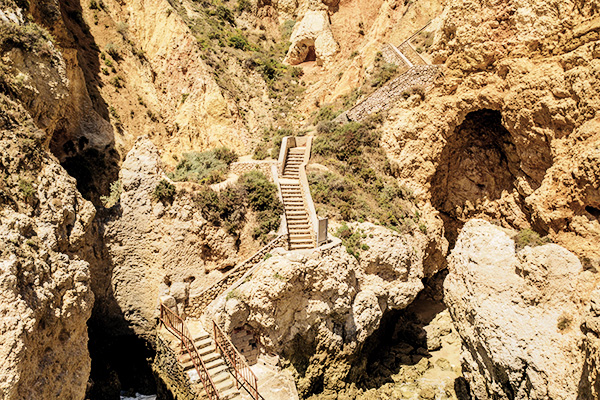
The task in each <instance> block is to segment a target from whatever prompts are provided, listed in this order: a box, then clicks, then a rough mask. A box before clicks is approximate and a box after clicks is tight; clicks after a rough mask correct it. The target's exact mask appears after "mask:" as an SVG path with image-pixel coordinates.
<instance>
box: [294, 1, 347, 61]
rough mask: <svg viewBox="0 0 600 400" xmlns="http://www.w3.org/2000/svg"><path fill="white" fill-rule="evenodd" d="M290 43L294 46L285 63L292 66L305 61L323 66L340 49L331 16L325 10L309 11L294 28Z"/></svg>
mask: <svg viewBox="0 0 600 400" xmlns="http://www.w3.org/2000/svg"><path fill="white" fill-rule="evenodd" d="M290 41H291V42H292V44H291V45H290V49H289V50H288V53H287V55H286V57H285V60H284V62H286V63H289V64H292V65H295V64H300V63H302V62H304V61H316V62H317V64H318V65H322V64H323V63H326V62H328V61H330V60H331V58H332V57H333V55H335V53H337V52H338V49H339V48H338V44H337V43H336V41H335V39H334V37H333V33H332V32H331V26H330V24H329V16H328V15H327V11H324V10H311V11H308V12H307V13H306V14H305V15H304V17H303V18H302V21H300V22H299V23H297V24H296V25H295V26H294V31H293V32H292V37H291V38H290ZM307 57H308V58H309V59H308V60H307ZM311 57H312V59H311Z"/></svg>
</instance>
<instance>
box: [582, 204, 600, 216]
mask: <svg viewBox="0 0 600 400" xmlns="http://www.w3.org/2000/svg"><path fill="white" fill-rule="evenodd" d="M585 211H587V212H588V213H590V214H592V215H593V216H594V217H595V218H600V209H598V208H596V207H592V206H586V207H585Z"/></svg>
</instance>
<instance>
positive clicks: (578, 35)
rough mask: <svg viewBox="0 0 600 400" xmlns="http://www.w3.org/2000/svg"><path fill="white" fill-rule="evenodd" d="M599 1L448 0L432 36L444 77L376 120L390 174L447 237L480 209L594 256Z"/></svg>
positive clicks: (594, 259) (598, 226)
mask: <svg viewBox="0 0 600 400" xmlns="http://www.w3.org/2000/svg"><path fill="white" fill-rule="evenodd" d="M597 7H598V4H597V2H595V1H592V2H585V5H584V4H583V3H582V2H577V1H566V2H560V4H558V3H555V2H551V1H542V2H528V1H518V0H515V1H509V2H502V3H498V4H495V5H490V4H488V3H486V2H479V1H475V2H465V1H453V2H451V3H450V4H449V5H448V6H447V8H446V9H445V11H444V14H443V15H442V16H441V17H440V18H441V19H442V21H443V23H442V24H441V25H440V26H441V29H440V31H439V32H438V34H437V36H436V41H435V43H434V45H433V48H434V51H433V59H434V61H435V62H438V63H443V64H444V67H445V72H444V73H445V77H444V78H442V79H440V81H439V83H438V85H437V86H436V88H435V89H433V90H432V91H431V92H429V93H428V94H427V96H426V98H425V100H424V101H422V102H418V103H417V104H414V103H412V102H410V101H401V102H400V103H398V104H397V106H396V107H395V109H394V110H392V111H391V112H390V115H389V119H388V121H387V122H386V124H385V126H384V128H383V129H384V131H385V134H384V139H383V141H384V145H385V147H386V149H387V152H388V154H389V155H390V157H391V158H392V159H393V160H394V161H395V163H396V165H397V170H398V175H399V177H400V178H401V179H402V180H404V181H405V182H406V183H407V184H409V185H412V186H413V187H415V188H417V190H418V191H419V192H421V193H423V195H424V196H425V197H427V198H429V200H430V202H431V204H432V205H433V206H434V207H435V208H437V210H438V211H439V212H440V215H441V216H442V218H443V219H444V220H445V221H446V230H447V232H448V235H449V237H450V238H451V239H453V238H455V237H456V234H457V230H458V229H459V228H460V226H461V224H462V223H464V222H465V221H466V220H468V219H469V218H473V217H475V216H487V218H489V219H494V220H498V221H501V222H502V224H503V225H504V226H510V227H513V228H517V229H524V228H528V227H533V228H534V229H535V230H537V231H539V232H540V233H541V234H548V235H549V236H550V237H551V238H552V240H554V241H555V242H556V243H559V244H561V245H563V246H565V247H567V248H568V249H570V250H572V251H574V252H575V253H576V254H578V255H579V256H581V257H586V259H588V261H587V262H591V263H592V264H593V265H597V263H598V259H599V258H598V256H599V254H598V248H597V246H596V245H595V244H596V243H598V241H599V239H600V237H599V235H600V221H599V219H598V209H599V206H600V204H599V203H598V197H597V193H598V188H599V187H600V186H599V185H600V183H599V181H598V174H597V165H598V162H597V159H598V140H600V138H599V136H598V135H597V134H595V132H596V131H597V130H598V120H597V118H596V110H597V109H598V106H599V104H598V101H599V100H600V99H599V97H598V93H600V91H599V86H598V85H599V81H598V79H597V71H598V68H600V61H599V60H598V52H597V50H596V47H597V42H596V40H597V29H598V18H597V16H596V14H595V13H596V9H597Z"/></svg>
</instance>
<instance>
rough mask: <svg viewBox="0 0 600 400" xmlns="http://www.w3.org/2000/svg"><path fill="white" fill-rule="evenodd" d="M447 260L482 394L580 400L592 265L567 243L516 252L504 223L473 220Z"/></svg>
mask: <svg viewBox="0 0 600 400" xmlns="http://www.w3.org/2000/svg"><path fill="white" fill-rule="evenodd" d="M448 260H449V266H448V268H449V274H448V276H447V278H446V280H445V282H444V293H445V302H446V304H447V305H448V307H449V309H450V313H451V315H452V319H453V321H454V325H455V326H456V328H457V330H458V334H459V335H460V337H461V340H462V348H463V351H462V365H463V373H464V374H465V377H466V378H467V380H468V381H469V382H470V386H471V390H472V392H473V394H474V395H475V396H477V398H478V399H515V398H519V399H548V398H550V399H577V398H590V397H578V396H579V395H580V394H581V393H582V391H583V390H584V387H586V386H588V385H589V382H587V379H586V377H585V376H584V369H586V368H584V363H585V359H586V355H585V353H584V352H583V351H582V342H583V339H584V335H583V334H582V332H581V330H580V325H581V324H582V322H584V318H585V313H586V311H587V306H586V304H587V303H588V302H589V300H590V296H591V293H592V290H593V289H594V285H595V279H594V274H593V273H592V272H591V271H586V270H584V269H583V268H582V265H581V262H580V261H579V260H578V259H577V257H576V256H575V255H574V254H573V253H570V252H569V251H567V250H565V249H564V248H562V247H560V246H557V245H554V244H547V245H544V246H539V247H535V248H531V247H525V248H524V249H523V250H520V251H518V252H516V251H515V244H514V242H513V240H512V239H511V238H510V237H509V236H508V235H507V234H506V233H504V232H503V231H502V230H501V229H500V228H498V227H497V226H494V225H492V224H490V223H488V222H485V221H482V220H471V221H469V222H468V223H467V224H465V226H464V228H463V229H462V231H461V233H460V235H459V237H458V240H457V242H456V247H455V248H454V249H453V250H452V253H451V255H450V256H449V258H448Z"/></svg>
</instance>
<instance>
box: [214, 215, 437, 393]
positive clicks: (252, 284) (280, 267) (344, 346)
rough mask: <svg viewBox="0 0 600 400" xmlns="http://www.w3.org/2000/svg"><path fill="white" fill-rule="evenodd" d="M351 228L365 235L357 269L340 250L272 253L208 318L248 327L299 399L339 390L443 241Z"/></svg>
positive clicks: (425, 273) (412, 293) (414, 289)
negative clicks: (282, 362) (286, 372)
mask: <svg viewBox="0 0 600 400" xmlns="http://www.w3.org/2000/svg"><path fill="white" fill-rule="evenodd" d="M356 228H357V229H362V231H363V232H364V239H363V242H364V244H365V246H363V247H364V249H365V250H364V251H361V256H360V261H357V259H356V258H354V257H353V256H351V255H350V254H348V252H347V251H346V249H345V248H344V247H340V246H337V247H334V248H332V249H329V250H324V251H323V252H319V251H316V252H313V253H309V254H301V253H285V254H276V253H274V254H273V255H272V257H270V258H268V259H267V260H265V261H264V262H263V264H262V266H261V267H260V268H259V269H258V270H257V271H256V272H255V273H254V274H253V275H252V277H251V278H250V279H248V280H247V281H245V282H243V283H241V285H240V286H238V287H236V288H234V289H232V290H231V291H229V292H228V293H226V294H225V295H223V296H222V297H221V298H220V299H218V300H216V301H215V302H214V303H213V304H212V305H211V306H210V307H209V310H208V311H207V315H208V317H209V318H213V319H215V320H216V321H217V322H219V323H220V324H222V326H224V327H225V329H226V330H227V331H233V330H234V329H236V328H239V327H243V326H244V325H248V326H250V327H251V329H252V330H254V331H255V332H256V333H257V334H259V335H260V337H261V338H262V344H263V346H264V347H265V349H266V350H267V351H274V352H276V353H279V354H283V355H284V357H286V358H287V359H288V360H290V361H291V363H292V365H293V366H294V368H295V370H296V374H297V379H298V385H299V391H300V392H301V393H302V394H303V395H307V394H310V393H312V392H315V391H316V392H319V391H321V390H323V389H326V390H339V389H341V388H342V387H343V386H344V379H345V378H346V376H347V375H348V373H349V370H350V366H351V363H352V362H353V360H354V358H355V357H356V356H357V354H358V353H359V352H360V350H361V348H362V345H363V344H364V342H365V340H366V339H367V338H368V337H369V336H370V335H371V334H372V333H373V332H374V331H375V329H377V328H378V326H379V323H380V321H381V318H382V316H383V314H384V313H385V312H387V311H389V310H398V309H404V308H406V307H407V306H408V305H410V304H411V303H412V301H413V300H414V299H415V298H416V296H417V295H418V293H419V292H420V291H421V289H423V283H422V279H424V278H425V277H431V276H432V275H433V274H435V273H436V272H437V270H436V269H435V268H432V267H425V266H424V263H423V260H424V259H425V258H426V257H425V253H426V252H427V249H428V248H429V247H436V246H443V241H442V242H441V243H436V241H435V239H430V238H427V236H426V235H424V234H422V233H420V232H415V233H414V234H412V235H410V234H405V235H400V234H397V233H395V232H392V231H390V230H388V229H386V228H382V227H378V226H375V225H372V224H369V223H363V224H357V225H356Z"/></svg>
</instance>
